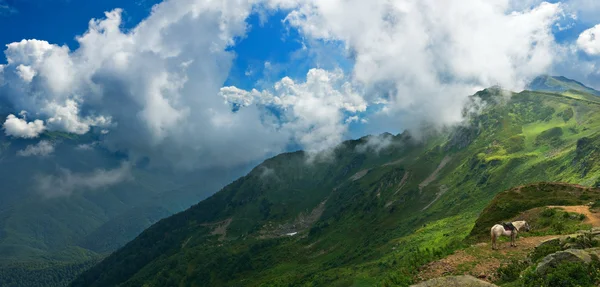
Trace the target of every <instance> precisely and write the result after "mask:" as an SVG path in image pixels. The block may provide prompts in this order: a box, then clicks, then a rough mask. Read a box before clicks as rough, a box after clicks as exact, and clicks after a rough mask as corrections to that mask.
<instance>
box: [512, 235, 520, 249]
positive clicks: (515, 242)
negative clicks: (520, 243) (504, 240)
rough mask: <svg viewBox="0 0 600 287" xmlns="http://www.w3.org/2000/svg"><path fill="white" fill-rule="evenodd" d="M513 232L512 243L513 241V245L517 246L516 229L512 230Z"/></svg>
mask: <svg viewBox="0 0 600 287" xmlns="http://www.w3.org/2000/svg"><path fill="white" fill-rule="evenodd" d="M513 234H514V239H513V242H514V243H513V246H514V247H517V235H519V234H518V232H516V231H513Z"/></svg>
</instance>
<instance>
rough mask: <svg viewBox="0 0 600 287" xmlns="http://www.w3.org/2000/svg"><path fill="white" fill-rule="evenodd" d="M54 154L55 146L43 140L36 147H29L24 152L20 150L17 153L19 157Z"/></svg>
mask: <svg viewBox="0 0 600 287" xmlns="http://www.w3.org/2000/svg"><path fill="white" fill-rule="evenodd" d="M53 152H54V144H53V143H51V142H49V141H46V140H42V141H40V142H39V143H37V144H36V145H28V146H27V147H26V148H25V149H24V150H20V151H18V152H17V155H18V156H25V157H28V156H48V155H50V154H51V153H53Z"/></svg>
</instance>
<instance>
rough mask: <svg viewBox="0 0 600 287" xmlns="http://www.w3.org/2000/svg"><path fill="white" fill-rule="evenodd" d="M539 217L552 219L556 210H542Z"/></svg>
mask: <svg viewBox="0 0 600 287" xmlns="http://www.w3.org/2000/svg"><path fill="white" fill-rule="evenodd" d="M541 215H542V216H543V217H553V216H554V215H556V209H554V208H544V210H543V211H542V213H541Z"/></svg>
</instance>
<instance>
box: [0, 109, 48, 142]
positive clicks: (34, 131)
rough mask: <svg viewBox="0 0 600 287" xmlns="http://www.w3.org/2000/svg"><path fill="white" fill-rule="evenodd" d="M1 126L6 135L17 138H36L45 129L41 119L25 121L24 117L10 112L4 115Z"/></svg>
mask: <svg viewBox="0 0 600 287" xmlns="http://www.w3.org/2000/svg"><path fill="white" fill-rule="evenodd" d="M22 115H23V114H22ZM2 128H3V129H4V133H6V135H8V136H13V137H17V138H36V137H38V136H39V135H40V134H41V133H42V132H44V130H45V129H46V127H45V126H44V122H43V121H41V120H35V121H33V122H27V120H26V119H25V118H23V119H20V118H17V117H16V116H15V115H12V114H11V115H8V117H6V121H5V122H4V124H3V125H2Z"/></svg>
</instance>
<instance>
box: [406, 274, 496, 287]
mask: <svg viewBox="0 0 600 287" xmlns="http://www.w3.org/2000/svg"><path fill="white" fill-rule="evenodd" d="M412 286H413V287H498V285H494V284H492V283H488V282H485V281H482V280H479V279H477V278H475V277H473V276H469V275H462V276H447V277H440V278H434V279H431V280H429V281H425V282H421V283H419V284H416V285H412Z"/></svg>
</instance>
